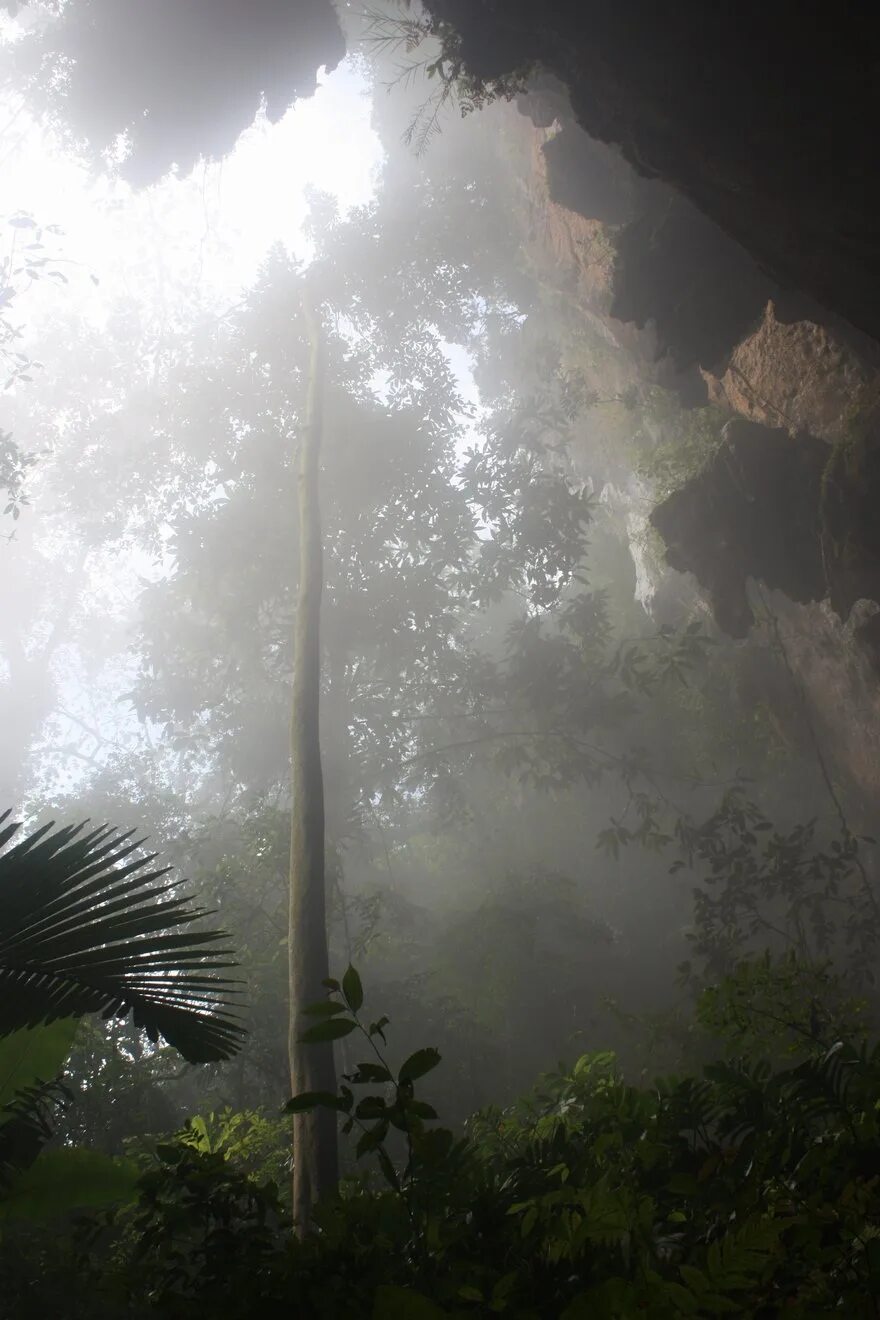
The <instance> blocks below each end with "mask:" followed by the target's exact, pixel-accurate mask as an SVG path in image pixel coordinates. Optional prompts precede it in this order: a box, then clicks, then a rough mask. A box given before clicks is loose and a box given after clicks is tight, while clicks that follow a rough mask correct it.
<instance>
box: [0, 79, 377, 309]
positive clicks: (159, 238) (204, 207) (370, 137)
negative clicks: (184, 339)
mask: <svg viewBox="0 0 880 1320" xmlns="http://www.w3.org/2000/svg"><path fill="white" fill-rule="evenodd" d="M9 120H12V121H13V122H12V124H11V125H10V126H9V127H7V128H6V129H5V130H0V168H2V170H3V178H4V197H5V207H4V210H5V212H6V217H7V218H8V217H9V216H10V215H12V214H15V213H16V212H19V211H25V212H29V213H31V214H32V215H33V216H34V218H35V219H36V221H37V222H38V223H39V224H41V225H50V224H53V225H60V226H61V228H62V229H63V230H64V235H63V237H59V238H58V239H56V240H53V248H52V249H51V250H52V251H53V255H54V253H55V252H57V253H58V255H59V256H61V257H62V258H63V259H64V262H63V263H62V264H60V265H59V266H58V269H60V270H61V271H62V272H64V273H65V274H66V275H67V276H68V279H69V280H70V284H69V285H67V286H64V288H65V297H68V298H72V299H74V300H75V302H76V305H77V306H78V307H80V309H81V311H82V312H83V313H84V314H86V315H90V316H97V317H100V316H101V312H102V310H103V308H105V307H106V306H107V304H108V303H109V302H112V301H113V300H114V299H115V298H116V297H117V296H119V295H120V294H123V293H129V294H134V295H135V296H136V297H137V298H138V299H139V300H143V301H144V302H145V303H147V304H148V305H149V304H151V303H153V302H154V301H155V300H157V299H159V298H161V299H164V300H171V301H173V300H174V299H175V298H180V299H182V300H184V301H186V300H187V297H188V296H189V297H191V296H192V293H193V292H194V291H195V290H196V289H199V290H201V291H202V292H203V293H204V294H205V295H207V296H208V298H210V297H211V296H212V295H213V296H218V297H220V298H225V297H229V296H234V295H235V294H236V293H237V291H238V290H239V289H240V288H242V287H245V286H247V285H248V284H250V283H251V281H252V279H253V276H254V273H255V271H256V268H257V267H258V265H259V263H260V261H261V260H262V258H263V256H264V254H265V253H266V251H267V249H268V248H269V247H270V246H271V245H272V243H274V242H277V241H279V240H280V241H282V242H284V243H285V244H286V245H287V246H288V248H289V249H290V250H291V251H293V252H294V253H296V254H297V255H302V256H306V255H307V254H308V251H307V246H306V244H305V240H304V239H303V236H302V232H301V227H302V223H303V221H304V219H305V216H306V213H307V202H306V192H307V190H308V189H310V188H317V189H319V190H322V191H326V192H329V193H332V194H334V195H335V196H336V197H337V198H338V200H339V204H340V206H341V208H342V209H343V210H346V209H348V208H350V207H353V206H356V205H359V204H361V203H363V202H366V201H368V200H369V198H370V197H371V195H372V193H373V190H374V181H375V176H376V171H377V168H378V166H379V164H380V160H381V148H380V145H379V141H378V139H377V137H376V135H375V133H374V132H373V130H372V128H371V127H370V93H369V88H368V86H367V85H366V83H365V81H364V79H363V75H362V74H361V73H360V72H359V71H358V69H357V68H356V66H355V65H354V64H353V63H351V62H346V63H344V64H343V65H341V66H340V67H339V68H338V69H336V70H335V71H334V72H333V73H332V74H329V75H324V76H323V79H322V82H321V85H320V86H319V89H318V91H317V93H316V94H315V95H314V96H313V97H310V98H308V99H307V100H303V101H300V102H297V104H296V105H295V106H294V107H293V109H292V110H290V111H289V112H288V114H287V115H286V116H285V117H284V119H282V120H281V122H280V123H278V124H274V125H272V124H268V123H266V122H265V121H263V122H258V123H257V124H255V125H254V126H253V127H252V128H251V129H249V130H248V131H247V132H246V133H244V134H243V136H242V137H241V139H240V140H239V143H238V145H237V147H236V148H235V150H234V152H233V153H232V154H231V155H230V156H229V157H227V159H226V160H225V161H223V162H220V163H217V164H210V165H203V166H200V167H198V168H197V169H196V170H195V172H194V173H193V174H192V175H191V176H190V177H188V178H186V179H169V180H166V181H165V182H162V183H160V184H157V185H156V186H154V187H153V188H150V189H147V190H145V191H141V192H133V191H132V190H131V188H129V187H128V186H127V185H126V184H124V183H122V182H120V181H118V180H112V179H109V178H106V177H105V178H101V177H92V176H90V175H89V172H88V171H87V169H86V168H85V167H84V166H82V165H80V164H78V163H77V162H76V161H74V160H71V159H70V158H69V157H67V156H66V155H65V154H64V153H63V152H62V151H61V150H60V149H59V148H58V146H57V145H56V144H54V143H53V142H52V141H51V140H50V139H49V137H48V136H47V135H46V134H45V133H43V132H41V131H40V130H38V129H36V128H34V127H32V126H29V125H28V123H27V121H26V120H24V118H23V116H22V115H21V114H19V115H18V116H16V106H15V105H14V104H12V105H8V104H7V106H5V107H0V122H4V123H7V122H8V121H9ZM9 232H11V231H9ZM56 243H57V247H55V246H54V244H56ZM90 275H95V276H96V277H97V278H98V280H99V281H100V283H99V284H98V285H97V286H96V285H94V284H93V282H92V281H91V280H90V279H89V276H90ZM50 292H51V297H52V300H53V303H54V304H55V306H56V307H57V300H58V286H57V284H56V285H55V286H54V287H52V288H51V290H50ZM48 297H49V294H48V293H47V295H46V297H45V298H42V297H40V296H39V292H38V290H37V289H34V290H32V291H31V292H29V293H28V296H27V298H26V299H22V302H21V318H22V320H23V321H24V322H27V323H29V324H31V325H33V324H34V323H35V320H37V321H38V320H39V310H38V309H39V307H40V304H41V303H43V302H45V301H48Z"/></svg>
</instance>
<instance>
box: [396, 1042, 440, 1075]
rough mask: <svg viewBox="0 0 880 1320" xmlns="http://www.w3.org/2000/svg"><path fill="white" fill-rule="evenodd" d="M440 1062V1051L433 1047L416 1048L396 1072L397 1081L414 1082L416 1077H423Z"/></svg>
mask: <svg viewBox="0 0 880 1320" xmlns="http://www.w3.org/2000/svg"><path fill="white" fill-rule="evenodd" d="M439 1062H440V1051H439V1050H435V1049H431V1048H428V1049H425V1050H416V1052H415V1054H411V1055H410V1056H409V1058H408V1059H407V1060H406V1062H405V1063H404V1064H403V1065H402V1066H401V1069H400V1072H399V1073H398V1074H397V1080H398V1082H414V1081H415V1080H416V1078H417V1077H424V1075H425V1073H429V1072H431V1070H432V1069H433V1068H436V1067H437V1065H438V1063H439Z"/></svg>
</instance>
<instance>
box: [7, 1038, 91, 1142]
mask: <svg viewBox="0 0 880 1320" xmlns="http://www.w3.org/2000/svg"><path fill="white" fill-rule="evenodd" d="M78 1026H79V1023H78V1022H77V1020H76V1018H60V1019H59V1020H58V1021H57V1022H53V1023H51V1025H49V1026H42V1027H24V1028H22V1030H21V1031H13V1032H12V1033H11V1034H10V1035H9V1036H5V1037H3V1038H2V1039H0V1109H2V1107H3V1106H4V1105H7V1104H9V1102H10V1100H12V1098H13V1097H14V1096H15V1094H16V1092H20V1091H24V1090H25V1089H26V1088H27V1087H30V1086H34V1085H36V1084H37V1083H38V1082H51V1081H54V1079H55V1078H56V1077H57V1076H58V1075H59V1073H60V1072H61V1071H62V1069H63V1068H64V1065H65V1063H66V1062H67V1056H68V1054H69V1053H70V1050H71V1046H72V1045H73V1038H74V1036H75V1035H76V1031H77V1027H78ZM0 1122H2V1118H0Z"/></svg>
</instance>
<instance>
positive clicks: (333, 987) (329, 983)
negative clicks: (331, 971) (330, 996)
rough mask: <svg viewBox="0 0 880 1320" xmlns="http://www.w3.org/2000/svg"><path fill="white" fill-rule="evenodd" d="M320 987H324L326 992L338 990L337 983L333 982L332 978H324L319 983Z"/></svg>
mask: <svg viewBox="0 0 880 1320" xmlns="http://www.w3.org/2000/svg"><path fill="white" fill-rule="evenodd" d="M321 985H323V986H326V987H327V989H328V990H338V989H339V982H338V981H335V980H334V979H333V977H332V976H328V977H325V979H324V980H323V981H322V982H321Z"/></svg>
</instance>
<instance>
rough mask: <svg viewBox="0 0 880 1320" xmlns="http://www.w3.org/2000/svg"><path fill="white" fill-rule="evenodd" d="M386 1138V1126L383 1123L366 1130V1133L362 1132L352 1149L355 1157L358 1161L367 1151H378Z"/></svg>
mask: <svg viewBox="0 0 880 1320" xmlns="http://www.w3.org/2000/svg"><path fill="white" fill-rule="evenodd" d="M387 1136H388V1124H387V1123H385V1122H381V1123H377V1124H376V1125H375V1127H371V1128H367V1131H366V1132H362V1133H361V1135H360V1137H359V1138H358V1143H357V1145H356V1146H355V1148H354V1151H355V1155H357V1157H358V1159H360V1157H361V1155H366V1154H367V1152H368V1151H371V1150H378V1149H379V1147H380V1146H381V1145H382V1142H383V1141H384V1140H385V1138H386V1137H387Z"/></svg>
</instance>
